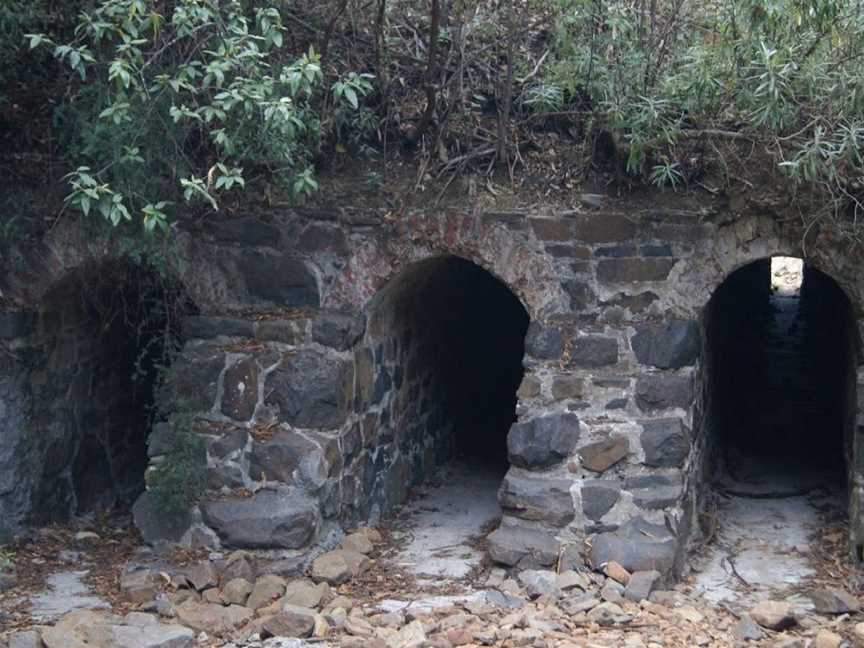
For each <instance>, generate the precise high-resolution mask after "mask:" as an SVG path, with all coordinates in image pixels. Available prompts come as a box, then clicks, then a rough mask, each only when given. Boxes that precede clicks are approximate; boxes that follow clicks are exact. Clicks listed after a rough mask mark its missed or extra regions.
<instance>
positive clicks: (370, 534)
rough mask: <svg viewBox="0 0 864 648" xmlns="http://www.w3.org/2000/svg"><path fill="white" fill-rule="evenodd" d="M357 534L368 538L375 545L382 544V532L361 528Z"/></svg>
mask: <svg viewBox="0 0 864 648" xmlns="http://www.w3.org/2000/svg"><path fill="white" fill-rule="evenodd" d="M356 533H360V534H362V535H364V536H366V537H367V538H368V539H369V542H371V543H372V544H373V545H376V544H378V543H379V542H381V540H382V538H381V532H380V531H378V529H373V528H372V527H360V528H359V529H357V531H356Z"/></svg>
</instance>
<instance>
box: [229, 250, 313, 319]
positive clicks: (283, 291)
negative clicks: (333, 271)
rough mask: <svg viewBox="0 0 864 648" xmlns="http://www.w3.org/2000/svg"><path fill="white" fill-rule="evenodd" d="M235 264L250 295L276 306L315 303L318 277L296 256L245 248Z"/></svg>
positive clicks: (311, 304) (309, 304)
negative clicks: (252, 250)
mask: <svg viewBox="0 0 864 648" xmlns="http://www.w3.org/2000/svg"><path fill="white" fill-rule="evenodd" d="M238 267H239V270H240V274H241V275H242V276H243V279H244V280H245V282H246V290H247V292H248V293H249V295H250V296H252V297H257V298H259V299H263V300H266V301H269V302H273V303H275V304H279V305H280V306H315V307H317V306H318V305H319V303H320V296H319V293H318V281H317V279H316V278H315V275H314V274H313V272H312V271H311V270H310V269H309V268H308V267H307V266H306V264H305V263H304V262H303V261H301V260H300V259H296V258H293V257H290V256H287V255H273V254H262V253H260V252H246V253H244V255H243V256H242V257H241V258H240V260H239V262H238Z"/></svg>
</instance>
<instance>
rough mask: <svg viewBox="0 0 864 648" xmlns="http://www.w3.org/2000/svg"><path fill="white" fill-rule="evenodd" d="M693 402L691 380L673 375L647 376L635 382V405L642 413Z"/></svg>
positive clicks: (684, 405)
mask: <svg viewBox="0 0 864 648" xmlns="http://www.w3.org/2000/svg"><path fill="white" fill-rule="evenodd" d="M692 401H693V380H692V379H691V377H690V376H678V375H675V374H648V375H645V376H642V377H640V378H639V379H638V380H637V381H636V405H638V406H639V409H641V410H642V411H643V412H656V411H658V410H665V409H670V408H673V407H680V408H682V409H685V408H687V407H689V406H690V404H691V403H692Z"/></svg>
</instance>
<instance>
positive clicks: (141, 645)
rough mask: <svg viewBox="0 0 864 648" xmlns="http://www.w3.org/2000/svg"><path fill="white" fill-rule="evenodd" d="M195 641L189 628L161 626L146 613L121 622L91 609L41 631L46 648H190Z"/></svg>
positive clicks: (70, 614) (67, 617) (77, 611)
mask: <svg viewBox="0 0 864 648" xmlns="http://www.w3.org/2000/svg"><path fill="white" fill-rule="evenodd" d="M194 640H195V633H194V632H192V630H190V629H189V628H184V627H182V626H178V625H162V624H160V623H159V622H158V621H157V620H156V618H155V617H151V616H150V615H147V614H134V613H133V614H130V615H127V617H126V618H125V619H121V618H120V617H117V616H114V615H110V614H99V613H96V612H93V611H90V610H76V611H74V612H70V613H69V614H67V615H66V616H64V617H63V618H61V619H60V620H59V621H58V622H57V623H56V624H55V625H54V626H53V627H50V628H44V629H43V630H42V642H43V643H44V644H45V646H46V647H47V648H190V647H191V646H192V645H193V643H194ZM40 645H41V644H40Z"/></svg>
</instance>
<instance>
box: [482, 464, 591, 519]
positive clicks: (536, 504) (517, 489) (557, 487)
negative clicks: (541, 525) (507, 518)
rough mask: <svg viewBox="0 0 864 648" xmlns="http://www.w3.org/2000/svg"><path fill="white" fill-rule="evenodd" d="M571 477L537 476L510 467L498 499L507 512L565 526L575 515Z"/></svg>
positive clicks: (519, 516)
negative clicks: (568, 478)
mask: <svg viewBox="0 0 864 648" xmlns="http://www.w3.org/2000/svg"><path fill="white" fill-rule="evenodd" d="M571 485H572V481H571V480H567V479H556V478H551V477H546V476H539V477H538V476H536V475H535V474H532V473H530V472H527V471H524V470H519V469H517V468H511V469H510V470H509V471H508V472H507V475H506V476H505V477H504V481H502V482H501V487H500V488H499V489H498V502H499V503H500V504H501V508H502V509H503V510H504V512H505V513H506V514H508V515H512V516H514V517H518V518H521V519H523V520H538V521H541V522H548V523H549V524H551V525H553V526H558V527H563V526H566V525H567V524H569V523H570V522H571V521H572V520H573V518H574V517H575V514H576V513H575V510H574V508H573V496H572V495H571V494H570V486H571Z"/></svg>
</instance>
